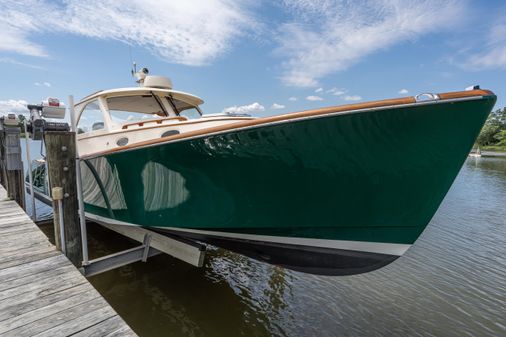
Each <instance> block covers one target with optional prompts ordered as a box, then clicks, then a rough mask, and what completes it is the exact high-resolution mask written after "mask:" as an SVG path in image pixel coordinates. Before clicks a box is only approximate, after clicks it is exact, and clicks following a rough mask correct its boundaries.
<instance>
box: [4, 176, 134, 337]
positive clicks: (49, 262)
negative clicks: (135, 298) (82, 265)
mask: <svg viewBox="0 0 506 337" xmlns="http://www.w3.org/2000/svg"><path fill="white" fill-rule="evenodd" d="M6 196H7V193H6V191H5V189H4V188H3V187H2V186H1V185H0V336H69V335H72V336H136V334H135V333H134V332H133V331H132V330H131V329H130V327H129V326H128V325H127V324H126V323H125V321H123V319H122V318H121V317H120V316H118V314H117V313H116V311H114V309H113V308H111V307H110V306H109V304H108V303H107V302H106V301H105V299H104V298H103V297H102V296H101V295H100V294H99V293H98V292H97V291H96V290H95V288H93V286H92V285H91V284H90V283H89V282H88V280H87V279H86V278H85V277H84V276H83V275H82V274H81V273H80V272H79V271H78V270H77V269H76V268H75V267H74V265H72V263H71V262H70V261H69V260H68V259H67V258H66V257H65V256H64V255H63V254H62V253H61V252H60V251H58V250H56V249H55V247H54V246H53V245H52V244H51V243H50V242H49V241H48V239H47V237H46V236H45V235H44V233H42V232H41V231H40V229H39V228H38V227H37V225H35V224H34V223H33V222H32V220H31V219H30V218H29V217H28V215H26V214H25V212H24V211H23V209H21V207H19V206H18V204H17V203H16V202H14V201H11V200H7V199H6Z"/></svg>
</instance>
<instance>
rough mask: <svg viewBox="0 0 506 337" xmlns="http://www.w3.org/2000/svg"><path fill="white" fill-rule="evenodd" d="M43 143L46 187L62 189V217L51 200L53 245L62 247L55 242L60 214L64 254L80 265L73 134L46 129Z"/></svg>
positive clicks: (58, 239) (80, 240)
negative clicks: (54, 243)
mask: <svg viewBox="0 0 506 337" xmlns="http://www.w3.org/2000/svg"><path fill="white" fill-rule="evenodd" d="M44 143H45V144H46V161H47V166H48V175H49V183H50V189H51V190H53V188H55V187H61V188H62V190H63V201H62V204H63V207H62V208H63V217H61V216H60V214H59V212H58V201H57V200H53V212H54V216H53V219H54V227H55V234H57V233H58V234H57V235H58V237H55V242H56V243H57V247H58V246H60V249H62V248H63V247H61V244H59V242H60V236H59V226H60V224H59V220H58V219H59V218H63V221H64V231H65V233H64V238H65V250H66V255H67V257H68V258H69V260H70V261H72V263H73V264H74V265H75V266H76V267H81V263H82V261H83V255H82V239H81V228H80V225H79V216H78V202H77V186H76V161H75V158H76V154H75V151H76V150H75V149H76V145H75V135H74V133H73V132H67V131H47V132H45V133H44Z"/></svg>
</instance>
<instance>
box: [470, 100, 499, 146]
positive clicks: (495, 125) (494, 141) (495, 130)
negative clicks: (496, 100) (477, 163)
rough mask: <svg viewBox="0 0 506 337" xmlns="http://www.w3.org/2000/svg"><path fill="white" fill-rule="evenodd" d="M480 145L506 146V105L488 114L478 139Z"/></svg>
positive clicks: (477, 142)
mask: <svg viewBox="0 0 506 337" xmlns="http://www.w3.org/2000/svg"><path fill="white" fill-rule="evenodd" d="M476 144H477V145H478V146H482V147H483V146H487V147H489V146H494V147H505V148H506V107H505V108H502V109H499V110H496V111H493V112H492V113H491V114H490V116H488V118H487V121H486V122H485V125H484V126H483V129H481V132H480V135H479V136H478V139H476Z"/></svg>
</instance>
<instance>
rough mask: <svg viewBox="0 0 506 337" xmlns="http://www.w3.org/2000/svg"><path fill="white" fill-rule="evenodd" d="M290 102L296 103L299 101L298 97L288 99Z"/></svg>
mask: <svg viewBox="0 0 506 337" xmlns="http://www.w3.org/2000/svg"><path fill="white" fill-rule="evenodd" d="M288 100H289V101H292V102H293V101H296V100H297V97H293V96H292V97H290V98H288Z"/></svg>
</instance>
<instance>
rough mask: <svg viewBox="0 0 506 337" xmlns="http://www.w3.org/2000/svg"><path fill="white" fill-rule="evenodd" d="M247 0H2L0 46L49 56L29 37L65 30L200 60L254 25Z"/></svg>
mask: <svg viewBox="0 0 506 337" xmlns="http://www.w3.org/2000/svg"><path fill="white" fill-rule="evenodd" d="M249 4H250V3H235V2H232V1H228V0H207V1H198V0H193V1H192V0H187V1H157V0H132V1H127V0H90V1H79V0H68V1H64V2H57V3H53V2H50V1H49V0H44V1H37V2H36V1H31V0H23V1H2V2H1V3H0V12H1V13H2V15H1V17H0V31H1V32H2V34H1V35H0V51H8V52H15V53H19V54H24V55H31V56H42V57H43V56H48V54H49V51H48V50H46V48H45V47H44V46H42V45H41V44H39V43H35V42H32V41H33V40H35V39H36V37H35V35H36V34H40V33H43V32H49V33H70V34H75V35H81V36H86V37H90V38H95V39H101V40H117V41H122V42H124V43H128V44H131V45H134V46H141V47H146V48H147V49H149V50H151V51H152V53H153V54H155V55H158V56H159V57H161V58H162V59H164V60H167V61H170V62H175V63H181V64H187V65H201V64H205V63H207V62H209V61H210V60H212V59H214V58H215V57H217V56H219V55H221V54H223V53H225V52H226V51H227V50H228V49H229V48H230V46H231V45H232V44H233V42H234V40H235V38H237V37H239V36H240V35H242V34H244V33H245V32H246V31H247V30H249V29H251V28H253V27H255V25H256V23H255V22H254V20H253V19H252V17H251V15H250V13H249V8H248V6H249ZM55 18H56V19H55ZM202 18H205V19H202Z"/></svg>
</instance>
